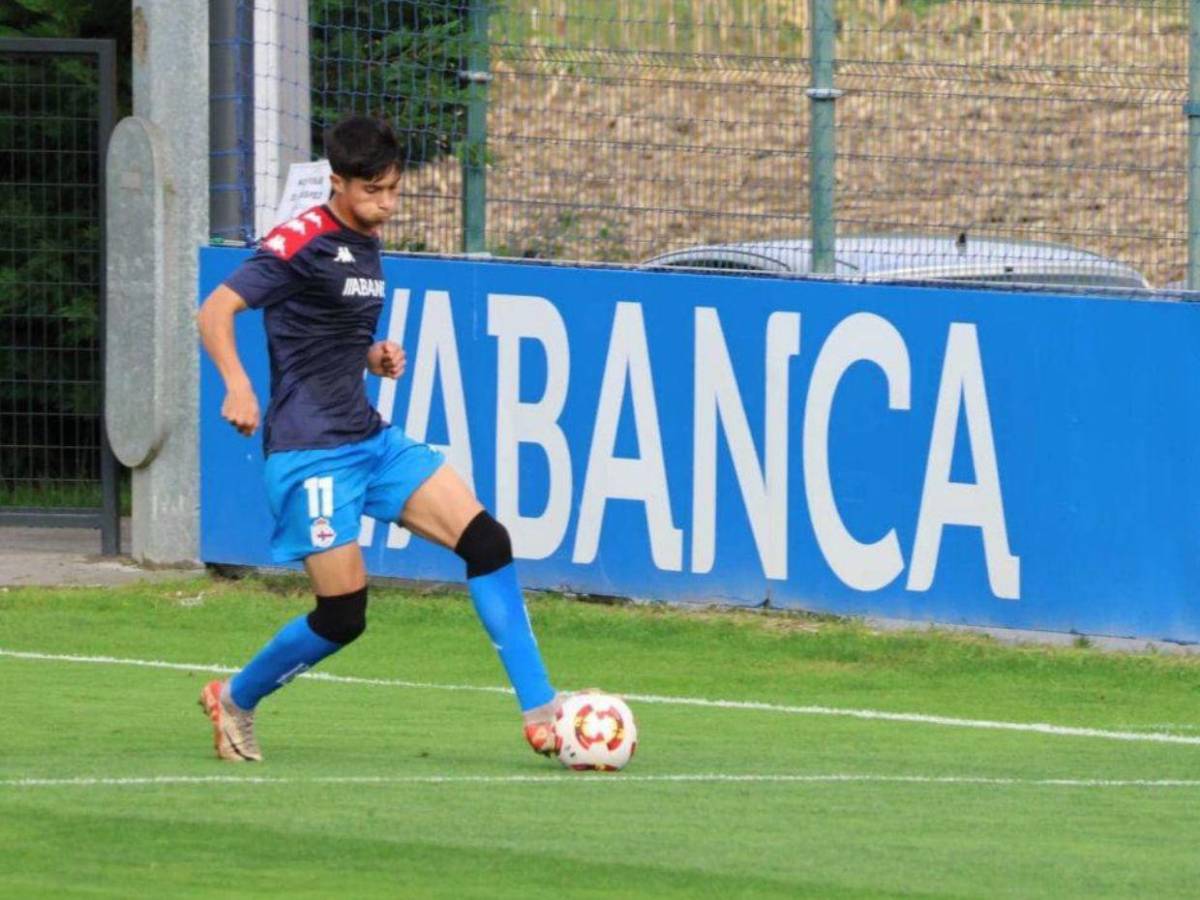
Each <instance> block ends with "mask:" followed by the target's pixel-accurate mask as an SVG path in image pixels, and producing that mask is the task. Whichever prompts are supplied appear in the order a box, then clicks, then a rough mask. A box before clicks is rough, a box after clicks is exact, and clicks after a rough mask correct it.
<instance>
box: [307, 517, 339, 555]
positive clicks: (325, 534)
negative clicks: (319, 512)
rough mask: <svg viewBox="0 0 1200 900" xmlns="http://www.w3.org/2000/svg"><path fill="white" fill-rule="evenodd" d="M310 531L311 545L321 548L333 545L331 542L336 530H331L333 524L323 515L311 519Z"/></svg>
mask: <svg viewBox="0 0 1200 900" xmlns="http://www.w3.org/2000/svg"><path fill="white" fill-rule="evenodd" d="M311 533H312V543H313V546H314V547H320V548H321V549H324V548H326V547H331V546H333V542H334V540H335V539H336V538H337V532H336V531H334V530H333V526H332V525H330V524H329V520H328V519H326V518H325V517H324V516H321V517H320V518H319V519H314V520H313V523H312V529H311Z"/></svg>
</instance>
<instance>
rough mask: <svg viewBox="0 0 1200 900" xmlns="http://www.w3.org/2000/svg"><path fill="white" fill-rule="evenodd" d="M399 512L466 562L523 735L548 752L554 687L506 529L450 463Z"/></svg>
mask: <svg viewBox="0 0 1200 900" xmlns="http://www.w3.org/2000/svg"><path fill="white" fill-rule="evenodd" d="M400 519H401V522H402V523H403V524H404V525H405V526H406V527H407V528H409V529H410V530H412V531H413V532H414V533H415V534H418V535H420V536H421V537H423V538H426V539H427V540H431V541H434V542H435V543H438V544H441V545H442V546H444V547H448V548H450V549H451V550H453V551H454V552H455V553H457V554H458V555H459V556H460V557H461V558H462V559H463V561H464V562H466V565H467V588H468V589H469V591H470V593H471V601H472V603H473V604H474V607H475V612H476V613H477V614H478V616H479V619H480V621H481V622H482V623H483V626H484V628H485V630H486V631H487V633H488V636H489V637H490V638H491V640H492V645H493V646H494V647H495V648H496V652H497V653H498V654H499V656H500V661H501V663H502V664H503V665H504V670H505V672H507V673H508V678H509V681H510V682H511V683H512V686H513V689H514V690H515V691H516V694H517V702H518V704H519V705H520V707H521V712H522V714H523V716H524V717H525V722H526V730H525V731H526V738H527V739H528V740H529V742H530V744H531V745H532V746H533V748H534V749H535V750H537V751H538V752H539V753H545V752H549V751H550V750H551V749H552V745H553V735H552V723H553V710H554V703H555V696H556V695H555V691H554V688H553V687H551V685H550V679H549V678H548V677H547V675H546V668H545V666H544V665H543V663H542V656H541V652H540V651H539V650H538V645H537V641H536V639H535V638H534V636H533V629H532V627H531V626H530V622H529V614H528V612H527V611H526V609H525V599H524V597H523V596H522V594H521V586H520V583H519V582H518V581H517V573H516V568H515V567H514V566H513V556H512V542H511V540H510V538H509V535H508V531H507V530H506V529H505V528H504V526H503V525H501V524H500V523H499V522H497V521H496V520H495V519H494V518H492V516H491V514H490V513H488V512H487V510H485V509H484V508H483V506H482V505H481V504H480V502H479V501H478V500H477V499H476V497H475V495H474V494H473V493H472V492H471V489H470V488H468V487H467V485H466V484H465V483H464V482H463V480H462V479H461V478H460V477H459V476H458V474H457V473H456V472H455V471H454V470H453V469H452V468H450V467H449V466H447V465H443V466H441V467H440V468H439V469H438V470H437V471H436V472H434V473H433V474H432V475H431V476H430V477H429V478H428V479H426V480H425V481H424V482H423V483H422V484H421V486H420V487H419V488H417V490H416V491H414V492H413V494H412V496H410V497H409V499H408V502H407V503H406V504H405V505H404V510H403V512H402V513H401V517H400Z"/></svg>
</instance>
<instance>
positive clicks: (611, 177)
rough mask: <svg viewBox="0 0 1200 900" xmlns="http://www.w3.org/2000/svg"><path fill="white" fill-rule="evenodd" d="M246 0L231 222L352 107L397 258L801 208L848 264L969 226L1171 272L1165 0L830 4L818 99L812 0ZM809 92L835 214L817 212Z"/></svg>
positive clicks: (1179, 95)
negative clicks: (827, 161)
mask: <svg viewBox="0 0 1200 900" xmlns="http://www.w3.org/2000/svg"><path fill="white" fill-rule="evenodd" d="M238 2H241V3H249V4H250V5H251V7H252V10H253V18H254V31H253V35H254V79H253V80H254V94H253V98H252V99H251V98H249V97H247V98H245V99H246V102H248V103H250V102H252V103H253V106H254V115H253V116H252V117H247V121H251V120H252V124H250V125H247V126H246V128H247V129H251V128H252V130H253V135H252V136H251V135H245V134H244V135H242V139H243V142H244V144H245V145H246V146H250V145H252V146H253V147H254V160H253V170H254V172H255V182H254V190H255V194H254V204H253V206H254V207H255V209H256V210H257V213H256V221H255V223H254V225H253V227H249V226H247V228H246V230H247V231H252V232H255V233H258V234H261V233H262V232H263V231H264V230H265V228H264V225H265V224H266V223H267V222H268V220H269V219H270V211H271V210H272V209H273V205H274V203H275V201H276V199H277V197H278V193H279V189H280V186H281V185H282V181H283V178H284V176H285V175H286V164H287V162H288V161H290V160H299V159H303V160H307V159H310V158H313V157H315V156H319V155H320V153H321V137H320V135H321V130H322V128H323V127H324V126H326V125H328V124H330V123H331V122H332V121H333V120H334V119H336V118H337V117H338V116H340V115H342V114H344V113H347V112H351V111H357V112H369V113H372V114H377V115H381V116H385V117H387V118H388V119H390V120H391V121H392V122H393V123H394V125H395V126H396V128H397V130H398V131H399V132H400V133H401V135H402V137H403V140H404V144H405V148H406V153H407V158H406V167H405V171H404V174H403V194H404V196H403V201H402V208H401V210H400V212H399V214H398V216H397V217H396V219H395V221H394V222H393V223H392V224H391V226H390V227H389V230H388V232H387V235H386V238H387V241H388V243H389V244H390V245H391V246H392V247H393V248H396V249H406V250H415V251H426V252H434V253H457V252H460V251H462V250H464V249H468V250H475V251H484V252H488V253H491V254H494V255H497V256H504V257H536V258H542V259H555V260H583V261H597V262H610V263H611V262H615V263H637V262H641V261H644V260H646V259H648V258H651V257H656V256H659V255H660V254H663V253H666V252H668V251H681V250H685V249H686V248H690V247H695V246H697V245H722V246H726V245H730V244H736V243H739V242H748V241H767V240H775V241H792V242H793V243H797V244H799V243H802V242H803V241H804V240H807V238H808V237H809V235H810V234H811V233H812V231H813V226H814V224H817V225H818V226H825V227H832V228H836V231H837V234H838V244H837V247H838V255H839V257H841V256H845V255H846V253H843V249H844V248H852V249H853V250H854V252H855V253H856V254H857V255H856V256H855V257H854V259H857V260H860V262H859V263H858V264H857V265H856V264H852V261H851V262H846V264H845V265H843V264H842V261H841V260H840V259H839V267H838V269H837V271H838V272H841V273H843V274H846V273H849V274H853V273H854V271H856V269H863V270H865V269H867V268H869V267H870V260H871V256H872V254H873V253H875V254H877V255H878V256H879V257H883V256H888V257H890V258H889V260H888V261H887V264H888V265H890V266H892V267H893V268H897V267H899V268H903V262H904V260H903V259H896V258H895V257H897V255H900V256H903V255H904V254H910V255H911V256H912V257H913V262H914V264H915V261H916V260H918V259H919V260H921V261H923V262H926V263H928V262H929V260H930V258H931V257H936V256H937V255H938V254H947V255H949V256H951V257H952V256H955V255H958V256H961V255H962V254H963V253H964V247H967V246H975V245H976V244H977V242H983V243H985V244H987V243H989V242H990V245H991V246H992V247H994V248H996V249H995V251H994V252H996V253H1000V254H1003V255H1004V256H1005V257H1006V258H1012V259H1020V258H1026V257H1032V258H1036V257H1038V256H1045V257H1047V258H1057V257H1056V256H1055V254H1059V253H1060V251H1059V250H1056V249H1054V248H1052V247H1049V246H1047V245H1048V244H1051V243H1052V244H1056V245H1069V246H1070V247H1073V248H1076V249H1077V250H1079V251H1081V254H1080V255H1079V258H1080V259H1083V260H1084V261H1085V262H1086V261H1087V260H1088V259H1090V257H1087V256H1086V254H1095V255H1096V256H1095V260H1096V264H1097V265H1099V264H1100V262H1101V260H1100V258H1101V257H1103V258H1106V259H1109V260H1115V261H1119V262H1120V263H1123V264H1125V265H1126V266H1128V267H1132V269H1133V270H1137V272H1139V273H1141V274H1142V275H1144V276H1145V278H1146V279H1147V280H1148V281H1149V282H1150V283H1151V284H1153V285H1155V286H1159V287H1161V286H1168V285H1175V286H1179V285H1180V283H1181V281H1182V279H1183V278H1184V275H1185V272H1186V266H1187V159H1188V155H1187V154H1188V145H1187V119H1186V117H1185V115H1184V111H1183V106H1184V103H1185V102H1186V101H1187V99H1188V78H1187V74H1188V73H1187V55H1188V7H1187V5H1185V4H1184V3H1183V0H1148V2H1135V0H1124V2H1109V0H1083V2H1070V3H1067V2H1025V0H1015V2H1014V0H987V2H959V0H947V2H927V0H913V2H899V0H836V3H833V4H832V6H831V9H832V13H833V19H832V21H833V24H834V27H835V29H836V33H835V35H833V40H832V48H833V70H832V71H833V84H832V86H831V87H832V88H833V90H831V91H827V92H825V93H824V94H822V95H821V96H816V97H814V94H813V91H812V88H813V85H814V72H813V67H812V66H811V65H810V60H811V59H812V58H813V56H812V50H813V40H812V39H813V33H812V20H811V18H810V17H811V10H810V4H809V2H807V0H655V2H648V3H647V2H633V0H569V2H568V0H509V2H504V3H499V4H496V3H493V4H490V5H489V4H485V3H482V2H467V0H463V2H453V3H449V2H445V3H435V2H429V3H413V2H395V0H313V2H311V3H309V4H308V7H307V10H303V9H302V10H300V11H297V8H296V7H297V5H295V4H283V3H281V2H280V0H238ZM821 2H824V0H814V3H813V8H817V7H818V6H819V4H820V3H821ZM839 92H840V94H839ZM835 97H836V98H837V99H836V100H835V99H834V98H835ZM820 102H829V103H833V104H834V108H835V109H836V114H835V116H834V117H833V118H834V119H835V121H836V125H835V126H834V129H835V130H834V131H833V135H832V140H833V146H835V147H836V161H835V162H833V169H832V174H833V176H834V178H833V181H832V185H833V194H832V197H833V221H832V223H830V222H825V221H819V222H817V223H814V222H813V217H812V209H813V207H812V196H813V194H812V186H813V184H814V182H815V180H816V178H817V177H818V176H816V175H814V170H813V160H812V159H811V158H810V156H811V151H812V148H813V147H814V145H819V144H818V142H817V139H818V138H819V137H820V135H818V134H815V133H814V131H813V128H814V125H813V122H814V121H815V120H814V116H813V109H812V107H813V105H814V104H815V103H820ZM473 123H476V124H473ZM818 127H821V126H819V125H818ZM251 138H252V139H251ZM464 198H465V199H464ZM818 218H820V215H819V213H818ZM472 234H474V235H475V237H472ZM880 235H892V236H893V237H892V238H880V237H878V236H880ZM896 235H904V236H905V237H904V239H903V240H901V241H899V242H897V239H896V238H895V236H896ZM759 248H760V249H761V248H762V245H759ZM847 252H848V251H847ZM847 258H848V259H849V257H847ZM863 259H865V260H866V261H867V262H866V263H862V262H861V260H863ZM792 268H793V270H795V271H802V272H803V271H810V270H811V262H810V261H809V260H808V259H807V257H804V258H802V259H801V260H800V262H798V263H797V264H796V265H794V266H792Z"/></svg>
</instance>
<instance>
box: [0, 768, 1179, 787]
mask: <svg viewBox="0 0 1200 900" xmlns="http://www.w3.org/2000/svg"><path fill="white" fill-rule="evenodd" d="M647 782H649V783H658V784H697V783H699V784H801V785H804V784H926V785H968V786H981V787H1052V788H1053V787H1063V788H1200V780H1183V779H1167V778H1164V779H1105V778H1029V779H1026V778H985V777H974V776H970V775H945V776H941V775H867V774H862V775H860V774H827V775H722V774H704V773H699V774H686V775H627V774H619V775H618V774H612V773H604V774H600V773H593V774H587V775H583V774H579V773H565V772H564V773H560V774H558V775H395V776H391V775H347V776H328V777H314V778H288V777H264V776H258V775H153V776H147V777H143V778H138V777H129V778H101V777H91V778H5V779H0V788H56V787H65V788H72V787H160V786H191V785H212V784H253V785H301V784H304V785H323V784H330V785H442V784H448V785H473V784H478V785H504V784H522V785H524V784H552V785H579V784H605V785H617V784H633V783H637V784H644V783H647Z"/></svg>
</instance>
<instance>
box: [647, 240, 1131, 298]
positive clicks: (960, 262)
mask: <svg viewBox="0 0 1200 900" xmlns="http://www.w3.org/2000/svg"><path fill="white" fill-rule="evenodd" d="M643 265H644V266H647V267H660V266H667V267H670V268H688V269H703V270H708V271H712V270H714V269H715V270H721V271H729V272H770V273H776V274H795V275H810V274H812V244H811V242H810V241H809V240H808V239H806V238H799V239H795V240H776V241H746V242H743V243H737V244H714V245H711V246H703V247H689V248H688V249H686V250H674V251H672V252H670V253H663V254H660V255H659V256H655V257H653V258H651V259H648V260H646V261H645V262H644V263H643ZM833 275H834V277H836V278H843V279H849V280H854V281H890V282H945V281H954V282H970V283H975V284H984V285H1006V286H1011V287H1026V288H1043V289H1044V288H1068V289H1069V288H1074V289H1080V288H1100V289H1119V290H1129V289H1134V290H1149V289H1150V284H1149V282H1147V281H1146V278H1145V276H1143V275H1142V274H1141V273H1140V272H1138V271H1137V270H1136V269H1134V268H1132V267H1131V266H1128V265H1126V264H1125V263H1123V262H1118V261H1117V260H1115V259H1108V258H1107V257H1103V256H1098V255H1097V254H1095V253H1089V252H1088V251H1086V250H1079V249H1077V248H1075V247H1069V246H1066V245H1064V244H1051V243H1044V242H1039V241H1002V240H996V239H993V238H977V237H970V236H968V235H966V234H960V235H959V236H958V237H957V238H954V237H936V236H932V235H903V234H902V235H895V234H889V235H860V236H840V235H839V236H838V238H837V241H836V244H835V252H834V272H833Z"/></svg>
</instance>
